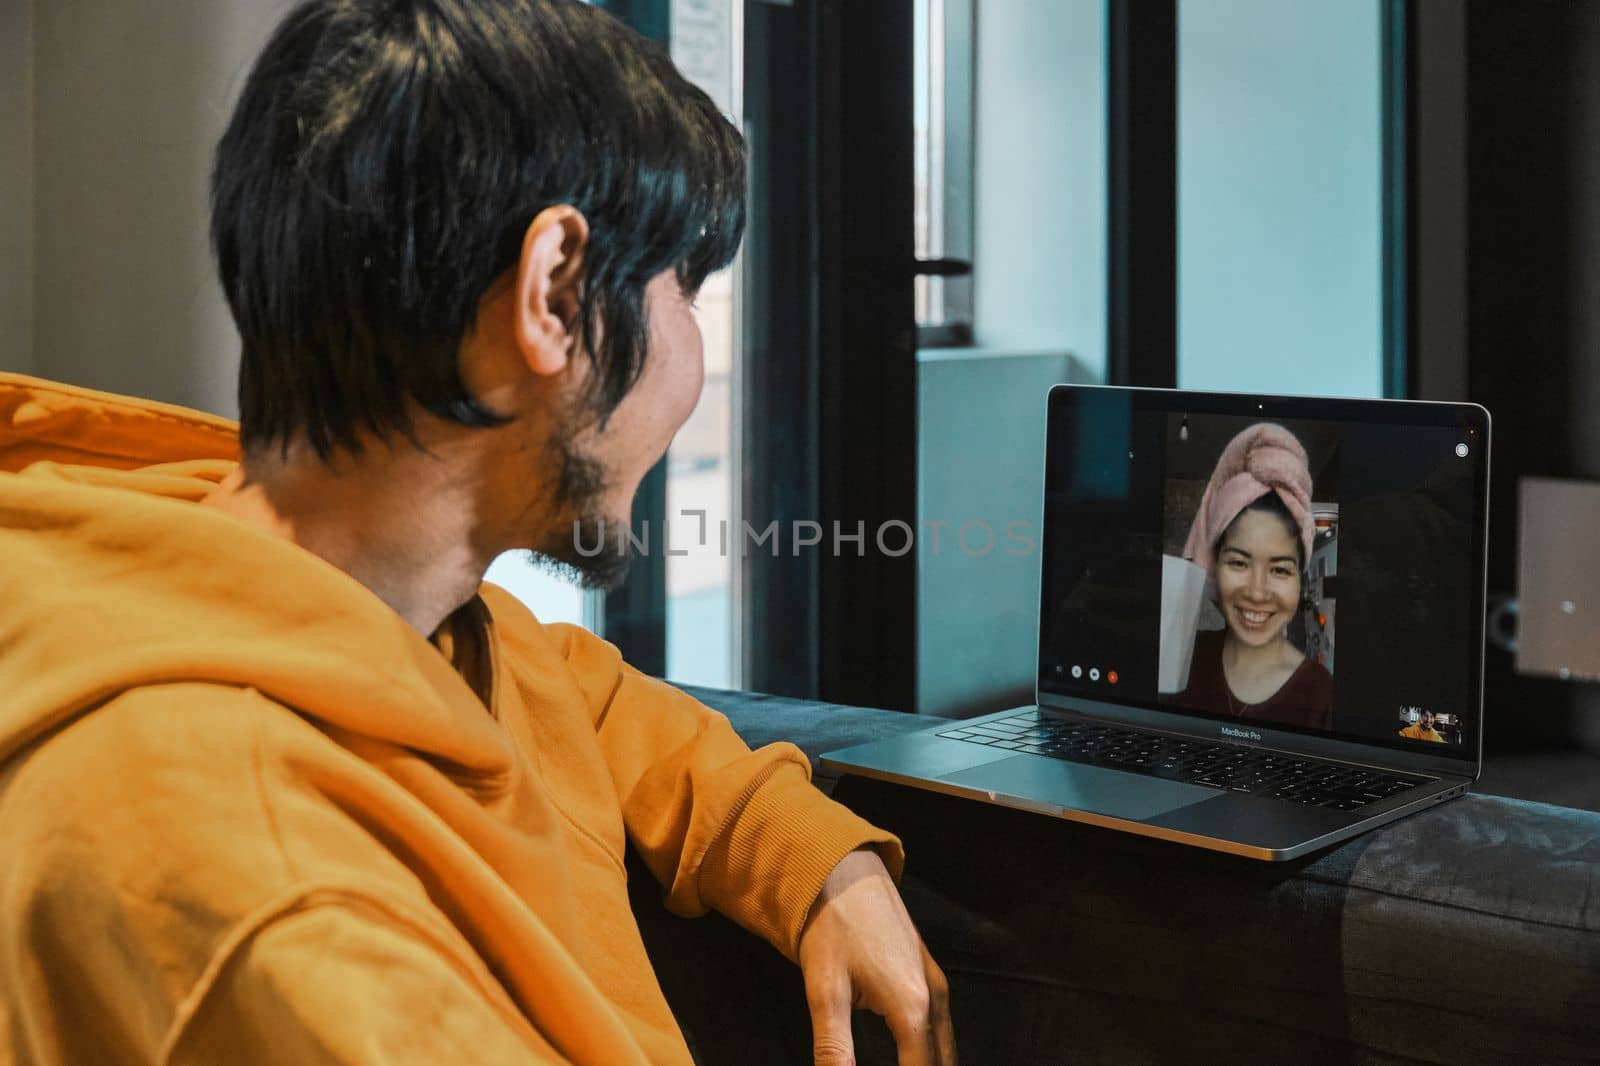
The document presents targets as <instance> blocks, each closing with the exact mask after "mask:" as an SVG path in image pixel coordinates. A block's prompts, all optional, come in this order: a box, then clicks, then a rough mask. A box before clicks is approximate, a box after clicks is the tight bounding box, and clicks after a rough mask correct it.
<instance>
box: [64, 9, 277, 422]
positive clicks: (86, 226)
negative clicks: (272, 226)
mask: <svg viewBox="0 0 1600 1066" xmlns="http://www.w3.org/2000/svg"><path fill="white" fill-rule="evenodd" d="M288 7H289V0H119V2H118V3H115V4H108V3H104V2H96V0H47V2H45V3H40V4H39V5H38V6H37V8H36V9H35V16H36V23H35V27H34V31H35V32H34V43H35V51H34V72H35V79H36V89H37V104H36V112H35V130H36V143H35V153H34V196H35V204H34V206H35V212H34V217H35V219H36V222H35V234H34V240H35V256H34V265H35V269H34V353H35V355H34V368H35V372H36V373H39V374H41V375H43V376H46V377H53V378H59V379H61V380H65V381H69V382H73V383H75V384H81V385H87V386H90V387H93V388H100V389H107V390H110V391H113V392H129V393H135V394H138V395H142V396H147V397H152V398H155V399H161V400H167V401H169V402H173V403H181V404H187V405H189V406H193V407H199V408H202V409H204V410H208V411H214V412H217V413H219V414H224V415H229V416H232V415H235V414H236V413H237V408H236V405H235V399H234V389H235V376H236V374H237V368H238V351H237V349H238V341H237V336H236V334H235V332H234V329H233V323H232V320H231V319H230V318H229V317H228V313H227V309H226V307H225V305H224V304H223V301H222V296H221V290H220V289H219V288H218V286H217V283H216V280H215V277H214V273H213V269H212V265H211V257H210V251H209V246H208V244H207V236H206V225H207V207H206V191H207V176H208V172H209V169H210V165H211V153H212V150H213V147H214V145H215V143H216V140H217V138H218V136H220V134H221V132H222V128H223V125H224V124H225V122H226V120H227V115H228V112H229V108H230V105H231V103H232V101H233V98H234V96H235V94H236V92H237V90H238V88H239V86H240V85H241V84H242V83H243V80H244V75H245V74H246V73H247V70H248V65H249V62H250V60H251V59H252V58H253V57H254V55H255V53H256V52H257V51H258V50H259V49H260V47H261V45H262V44H263V43H264V42H265V40H266V37H267V35H268V33H270V32H271V29H272V27H273V25H274V24H275V23H276V21H277V19H278V18H279V17H280V16H281V15H282V14H283V12H284V11H286V10H287V9H288Z"/></svg>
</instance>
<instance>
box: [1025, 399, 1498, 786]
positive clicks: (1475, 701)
mask: <svg viewBox="0 0 1600 1066" xmlns="http://www.w3.org/2000/svg"><path fill="white" fill-rule="evenodd" d="M1089 393H1116V394H1120V395H1124V396H1126V397H1127V398H1128V402H1129V403H1130V405H1131V408H1132V409H1133V410H1142V411H1148V412H1154V413H1157V414H1172V413H1186V414H1189V415H1195V414H1202V415H1204V414H1216V415H1227V416H1235V417H1246V418H1250V417H1259V418H1266V419H1274V418H1277V419H1292V420H1308V421H1313V420H1314V421H1327V422H1345V423H1352V424H1367V425H1374V424H1376V425H1387V426H1417V427H1439V426H1447V425H1456V426H1460V427H1461V428H1462V429H1463V431H1467V430H1469V429H1470V430H1474V431H1475V434H1473V436H1475V439H1476V443H1475V444H1473V445H1472V447H1473V448H1474V449H1475V454H1474V455H1473V456H1471V457H1470V458H1471V461H1472V462H1473V510H1474V514H1473V541H1472V561H1473V564H1474V567H1475V570H1476V574H1477V577H1476V579H1475V580H1474V581H1473V582H1472V587H1471V589H1470V590H1469V592H1470V594H1471V596H1472V604H1471V608H1470V611H1469V617H1468V622H1469V626H1470V629H1471V633H1472V636H1471V641H1472V647H1471V652H1472V654H1471V657H1470V658H1471V662H1472V666H1471V670H1472V676H1471V678H1470V679H1469V684H1468V693H1469V695H1468V699H1467V706H1466V707H1465V708H1464V710H1463V715H1464V716H1470V724H1471V736H1472V737H1473V738H1474V742H1473V743H1472V744H1470V745H1467V746H1465V747H1464V748H1462V749H1452V750H1450V751H1448V752H1445V753H1435V751H1424V750H1419V749H1413V748H1405V747H1392V746H1390V745H1388V744H1385V743H1382V742H1379V741H1376V740H1363V739H1360V738H1354V737H1351V736H1349V735H1337V736H1335V735H1329V734H1326V733H1321V732H1318V731H1316V730H1312V729H1305V730H1301V729H1297V728H1295V727H1292V726H1264V725H1262V724H1260V723H1257V722H1247V723H1244V724H1243V725H1241V724H1240V723H1230V722H1228V721H1225V720H1220V719H1217V718H1213V717H1210V716H1208V715H1205V714H1202V713H1199V712H1191V711H1180V710H1173V709H1172V708H1171V705H1159V706H1158V705H1151V704H1147V703H1143V702H1137V701H1128V700H1105V699H1092V698H1087V697H1085V696H1083V694H1082V693H1081V692H1073V693H1068V692H1055V691H1051V690H1049V689H1047V688H1046V687H1045V678H1046V669H1047V665H1048V664H1046V663H1045V662H1044V647H1043V642H1044V619H1045V618H1047V617H1049V610H1050V604H1049V603H1048V602H1046V597H1047V596H1048V594H1049V589H1048V587H1047V584H1046V582H1047V578H1048V575H1049V574H1050V573H1051V570H1050V561H1051V558H1050V557H1051V552H1052V544H1053V543H1054V539H1053V537H1052V530H1051V528H1050V521H1051V510H1052V509H1051V508H1050V507H1049V506H1048V505H1047V506H1046V507H1045V513H1044V526H1043V529H1042V534H1043V535H1042V537H1041V541H1042V543H1041V549H1040V552H1039V559H1040V569H1039V617H1040V624H1039V627H1038V633H1037V635H1036V640H1037V641H1038V646H1037V647H1036V649H1035V655H1034V691H1035V699H1036V701H1037V702H1038V704H1039V705H1040V706H1041V707H1057V708H1061V709H1064V710H1070V711H1075V712H1078V713H1083V714H1092V715H1095V716H1097V717H1104V718H1109V719H1113V720H1116V721H1118V722H1122V723H1125V724H1129V725H1137V726H1142V727H1146V728H1157V729H1168V730H1172V731H1175V732H1182V733H1186V734H1190V735H1196V736H1201V737H1208V738H1215V739H1220V740H1225V741H1228V742H1231V743H1246V744H1260V745H1264V746H1271V747H1285V748H1293V749H1295V750H1298V751H1302V752H1305V753H1307V754H1311V755H1322V756H1325V757H1328V758H1343V759H1354V760H1357V761H1363V762H1368V763H1381V764H1382V765H1385V766H1390V767H1395V768H1398V769H1404V770H1410V771H1416V772H1422V773H1447V774H1470V775H1471V776H1472V777H1474V778H1476V777H1477V776H1478V773H1479V772H1480V770H1481V768H1482V765H1483V667H1484V605H1485V600H1486V597H1487V574H1488V555H1487V551H1488V524H1489V464H1490V455H1491V451H1490V424H1491V419H1490V415H1489V412H1488V410H1487V409H1486V408H1484V407H1482V406H1480V405H1478V404H1472V403H1446V402H1436V401H1429V400H1371V399H1335V398H1327V397H1308V396H1265V395H1252V394H1246V393H1222V392H1194V391H1188V390H1181V389H1152V388H1137V387H1130V386H1120V385H1056V386H1053V387H1052V388H1051V389H1050V393H1049V396H1048V399H1047V401H1046V402H1047V415H1046V427H1047V428H1046V434H1045V479H1044V487H1045V491H1046V492H1048V491H1049V486H1050V485H1052V484H1054V481H1053V477H1054V474H1055V468H1054V462H1055V459H1054V457H1055V456H1056V454H1057V453H1058V452H1059V451H1060V447H1059V442H1060V441H1061V439H1062V435H1063V434H1064V433H1065V432H1066V425H1065V423H1066V420H1067V417H1068V415H1067V413H1066V412H1064V411H1063V405H1064V404H1065V403H1067V402H1070V400H1071V399H1072V398H1075V397H1078V396H1082V395H1085V394H1089ZM1222 726H1230V727H1232V728H1234V729H1240V728H1247V729H1248V730H1249V731H1251V732H1252V733H1255V734H1258V735H1259V739H1257V738H1256V737H1251V738H1249V739H1247V740H1245V739H1241V738H1239V737H1236V736H1223V735H1221V732H1220V727H1222Z"/></svg>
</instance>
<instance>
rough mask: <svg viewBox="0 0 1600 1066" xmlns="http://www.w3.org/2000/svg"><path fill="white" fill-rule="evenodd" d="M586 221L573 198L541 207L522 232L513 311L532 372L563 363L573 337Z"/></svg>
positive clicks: (549, 371) (552, 370) (580, 290)
mask: <svg viewBox="0 0 1600 1066" xmlns="http://www.w3.org/2000/svg"><path fill="white" fill-rule="evenodd" d="M588 244H589V221H588V219H586V218H584V217H583V213H582V212H580V211H579V210H578V209H577V208H576V207H573V206H572V205H571V204H557V205H555V206H554V207H547V208H545V209H544V210H543V211H540V212H539V214H538V217H536V218H535V219H534V220H533V221H532V222H531V223H530V224H529V225H528V232H527V233H526V234H525V235H524V236H523V238H522V258H521V260H520V261H519V262H518V264H517V282H516V306H515V309H514V311H513V320H514V322H515V334H516V339H517V348H518V349H519V350H520V351H521V353H522V358H523V361H524V362H525V363H526V364H527V366H528V369H530V370H532V371H533V372H534V373H535V374H558V373H560V372H561V371H562V370H563V369H565V368H566V365H567V360H568V359H569V357H570V356H571V354H572V343H573V341H574V340H575V339H576V337H577V334H576V326H577V321H578V304H579V300H580V299H581V297H582V294H583V253H584V250H585V249H586V248H587V247H588Z"/></svg>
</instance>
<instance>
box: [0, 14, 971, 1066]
mask: <svg viewBox="0 0 1600 1066" xmlns="http://www.w3.org/2000/svg"><path fill="white" fill-rule="evenodd" d="M743 181H744V178H743V148H742V145H741V143H740V141H739V138H738V135H737V134H736V133H735V132H734V131H733V130H732V129H731V128H730V127H729V126H728V124H727V123H726V122H725V121H724V120H723V119H722V118H721V116H720V115H718V114H717V112H716V110H715V108H714V107H713V106H712V105H711V103H710V101H709V100H708V99H707V98H706V97H705V96H704V94H702V93H700V92H699V91H697V90H696V89H694V88H693V87H691V86H690V85H688V84H687V83H686V82H684V80H683V79H682V78H681V77H680V76H679V75H678V74H677V72H676V71H675V70H673V69H672V66H671V64H670V62H668V60H667V59H666V58H665V57H664V56H663V55H662V53H661V52H660V51H659V50H658V49H656V48H654V47H653V46H651V45H649V44H648V43H647V42H645V41H643V40H642V39H641V38H639V37H638V36H637V35H635V34H633V33H632V32H631V31H629V30H627V29H625V28H624V27H622V26H621V25H620V24H619V23H617V22H616V21H615V20H613V19H612V18H611V17H610V16H608V15H606V14H604V13H603V12H600V11H597V10H595V9H593V8H591V7H588V6H586V5H584V4H582V3H578V2H575V0H566V2H563V0H476V2H473V0H307V2H305V3H302V4H301V5H300V6H298V7H297V8H296V9H295V10H294V11H293V12H292V13H291V14H290V15H289V16H288V17H287V19H286V20H285V21H284V22H283V24H282V25H281V26H280V27H279V28H278V30H277V31H276V33H275V34H274V35H273V37H272V39H271V40H270V42H269V43H268V45H267V46H266V49H265V51H264V52H263V53H262V55H261V57H260V58H259V60H258V61H257V63H256V65H255V67H254V69H253V71H252V72H251V74H250V76H249V79H248V81H247V83H246V84H245V86H244V88H243V91H242V95H241V98H240V100H239V102H238V105H237V108H236V110H235V112H234V115H233V117H232V120H231V122H230V124H229V126H228V129H227V131H226V133H225V135H224V137H223V139H222V141H221V144H220V146H219V148H218V152H217V158H216V165H215V170H214V174H213V197H212V236H213V241H214V244H215V249H216V253H217V259H218V264H219V269H220V272H221V277H222V283H223V288H224V290H225V293H226V295H227V299H228V302H229V306H230V308H231V309H232V311H233V314H234V318H235V321H236V323H237V325H238V327H239V331H240V334H241V337H242V340H243V360H242V366H241V378H240V390H239V395H240V408H241V419H240V424H239V426H238V427H237V430H236V429H235V427H234V426H233V425H232V424H231V423H228V422H225V421H223V420H221V419H217V418H213V417H210V416H207V415H203V414H200V413H197V412H193V411H186V410H182V409H179V408H173V407H169V406H166V405H162V404H156V403H149V402H142V401H136V400H130V399H127V398H122V397H114V396H107V395H103V394H98V393H91V392H88V391H86V390H80V389H73V388H70V387H66V386H59V385H54V384H51V383H48V382H41V381H37V380H34V379H28V378H21V377H17V376H7V377H5V378H3V379H0V469H3V470H5V471H7V473H4V474H0V558H4V560H5V566H6V573H5V589H6V595H5V596H3V597H0V691H4V692H5V694H6V695H5V700H4V702H3V703H0V1060H3V1061H7V1062H25V1063H90V1062H94V1063H100V1062H163V1063H219V1062H228V1063H248V1062H272V1063H312V1062H350V1063H357V1062H359V1063H367V1062H383V1063H391V1062H392V1063H412V1062H415V1063H429V1064H434V1063H455V1062H473V1063H512V1062H518V1063H522V1062H557V1061H574V1062H588V1063H601V1064H605V1066H614V1064H622V1063H630V1062H685V1061H687V1060H688V1052H687V1049H686V1047H685V1044H684V1041H683V1038H682V1036H681V1034H680V1033H679V1031H678V1028H677V1026H676V1024H675V1023H674V1021H673V1019H672V1016H671V1014H670V1012H669V1010H668V1008H667V1005H666V1003H665V1002H664V1001H663V999H662V996H661V993H660V989H659V987H658V986H657V984H656V981H655V978H654V976H653V974H652V971H651V968H650V963H649V960H648V958H647V957H646V954H645V951H644V948H643V945H642V943H641V940H640V937H639V933H638V929H637V927H636V925H635V923H634V921H633V918H632V915H631V912H630V911H629V910H628V902H627V894H626V886H625V875H624V873H623V865H622V864H623V853H624V849H625V847H627V846H629V845H631V846H632V847H634V848H636V849H637V850H638V852H639V853H640V855H641V856H642V858H643V859H644V861H645V863H646V864H647V865H648V866H649V868H650V869H651V871H652V872H653V873H654V874H655V875H656V876H657V877H658V878H659V879H660V880H661V882H662V883H663V885H664V886H665V888H666V893H667V901H668V904H669V905H670V906H671V907H673V908H674V909H675V910H677V911H680V912H682V913H685V914H694V913H699V912H702V911H704V910H705V909H707V908H716V909H718V910H720V911H722V912H723V913H725V914H727V915H729V916H730V917H732V918H733V919H734V920H736V921H738V922H740V923H741V924H743V925H745V926H746V927H747V928H749V929H751V930H752V931H754V932H755V933H757V934H758V935H760V936H763V937H765V938H766V939H767V940H768V941H770V942H771V943H772V944H773V945H774V946H775V947H777V948H778V949H779V950H780V951H782V952H784V953H785V954H787V955H788V956H789V957H791V958H792V959H794V960H795V961H797V962H798V963H799V965H800V966H801V968H802V970H803V973H804V978H805V986H806V992H807V1000H808V1004H809V1006H810V1009H811V1013H812V1018H813V1025H814V1033H815V1055H816V1059H817V1061H818V1062H846V1061H849V1060H850V1058H851V1040H850V1012H851V1008H852V1006H861V1007H867V1008H871V1009H872V1010H875V1011H877V1012H878V1013H880V1014H882V1015H883V1016H884V1017H885V1018H886V1019H887V1020H888V1022H889V1025H890V1028H891V1031H892V1032H893V1034H894V1036H895V1038H896V1041H897V1044H898V1047H899V1049H900V1056H901V1061H902V1062H905V1063H946V1062H953V1061H954V1047H953V1037H952V1035H951V1030H950V1023H949V1016H948V1011H947V1007H946V1002H945V999H946V990H945V984H944V978H943V976H942V974H941V973H940V972H939V969H938V967H937V966H936V965H935V964H934V963H933V962H932V960H931V959H930V958H929V957H928V955H927V952H926V950H925V949H924V948H923V946H922V944H921V941H920V939H919V938H918V936H917V934H916V931H915V930H914V929H913V927H912V925H911V922H910V920H909V918H908V917H907V915H906V912H905V909H904V907H903V906H902V905H901V903H900V900H899V897H898V895H897V893H896V890H895V888H894V884H893V882H892V880H891V873H892V872H897V871H898V868H899V866H900V863H901V856H900V850H899V844H898V842H897V841H896V840H895V839H894V838H893V837H892V836H890V835H888V834H886V833H883V832H881V831H879V830H877V829H875V828H873V827H872V826H870V825H868V824H866V823H865V822H863V821H861V820H860V819H858V818H856V817H855V816H854V815H852V814H850V813H849V812H848V811H846V810H844V809H843V808H842V807H839V806H837V805H835V804H833V803H831V802H830V801H828V800H827V799H826V798H824V797H823V796H822V795H821V794H820V793H818V792H817V791H816V790H815V789H813V788H812V787H811V785H810V783H809V779H808V767H807V764H806V762H805V759H804V757H803V756H802V755H801V754H800V753H799V752H798V751H797V750H796V749H794V748H793V747H792V746H789V745H774V746H772V747H769V748H765V749H762V750H761V751H759V752H755V753H752V752H750V751H749V750H748V749H747V748H746V747H745V746H744V745H743V744H742V743H741V742H740V741H739V740H738V739H737V737H736V736H735V735H734V734H733V733H732V731H731V729H730V728H729V727H728V724H727V722H726V720H725V719H723V718H722V717H721V716H720V715H717V714H715V713H713V712H711V711H710V710H708V709H707V708H705V707H703V706H701V705H699V704H698V703H696V702H695V701H693V700H691V699H690V698H688V697H687V696H685V695H683V694H681V693H679V692H676V691H675V690H673V689H671V688H669V687H668V686H666V685H664V684H662V683H661V682H658V681H655V680H653V679H650V678H647V677H644V676H642V675H640V674H639V673H637V672H635V671H633V670H632V669H630V668H629V667H628V666H627V665H626V664H624V663H622V662H621V661H620V660H619V658H618V655H617V652H616V650H615V649H614V648H612V647H611V646H610V645H608V644H605V643H604V642H602V641H600V640H598V639H597V638H595V637H593V636H591V635H590V634H588V633H586V632H584V631H582V630H579V629H576V628H572V627H566V626H557V625H548V626H547V625H541V624H540V623H539V622H538V621H536V620H535V619H534V618H533V616H532V615H530V614H529V613H528V612H527V611H526V610H525V609H524V608H523V607H522V606H521V605H520V604H518V603H516V602H515V601H514V600H512V599H511V598H510V597H509V596H507V595H506V594H504V593H503V592H500V591H498V590H496V589H494V588H492V587H490V586H483V587H482V588H481V590H480V579H481V575H482V574H483V572H484V570H485V569H486V567H487V566H488V564H489V562H490V560H492V559H493V558H495V557H496V556H497V555H498V554H500V553H501V552H503V551H506V550H508V549H513V548H528V549H533V550H535V551H537V552H539V553H541V554H542V555H544V556H546V557H548V558H550V559H553V560H557V561H559V562H563V563H565V564H567V565H569V566H571V567H573V568H575V569H576V570H578V571H580V572H581V574H582V576H584V577H585V578H586V579H588V580H589V581H591V582H594V583H605V582H608V581H615V580H616V579H617V578H618V577H619V576H620V569H621V567H620V564H619V563H618V562H617V559H618V558H619V556H618V555H616V554H606V555H604V556H602V557H601V558H600V559H596V560H592V561H591V560H587V559H585V558H583V556H582V554H581V553H579V552H577V551H576V550H575V543H576V542H575V534H578V533H579V532H581V531H589V532H591V533H592V531H594V530H597V529H601V528H605V527H608V526H609V527H610V528H611V529H613V530H616V529H618V528H619V527H620V526H621V524H622V523H624V522H625V521H626V516H627V515H628V513H629V508H630V502H631V498H632V496H633V493H634V490H635V488H636V486H637V485H638V483H639V480H640V479H641V477H643V475H644V473H645V472H646V471H647V470H648V469H649V468H650V466H651V465H652V464H653V463H654V462H655V461H656V460H657V459H658V458H659V457H660V456H661V455H662V453H663V452H664V451H665V449H666V447H667V443H668V441H669V440H670V438H671V436H672V434H673V433H674V432H675V431H676V429H677V428H678V427H679V426H680V425H681V424H682V422H683V421H684V419H685V418H686V417H687V416H688V414H689V412H690V410H691V408H692V407H693V406H694V403H695V400H696V397H697V396H698V394H699V391H700V384H701V374H702V369H701V350H700V339H699V335H698V331H697V329H696V327H695V324H694V320H693V317H692V314H691V309H690V301H691V299H692V298H693V295H694V292H695V289H696V288H697V287H698V285H699V284H700V282H701V281H702V280H703V279H704V278H705V276H706V275H707V274H708V273H710V272H711V271H713V270H715V269H717V268H718V267H720V266H722V265H724V264H726V263H727V262H728V261H729V259H730V258H731V256H732V254H733V252H734V249H735V248H736V247H737V245H738V242H739V239H740V236H741V233H742V229H743V204H742V195H743ZM152 251H153V252H157V253H158V252H159V249H153V250H152ZM583 542H584V543H592V542H593V541H592V539H591V538H590V537H584V538H583ZM712 965H714V963H713V961H712V960H707V966H708V967H710V966H712Z"/></svg>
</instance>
